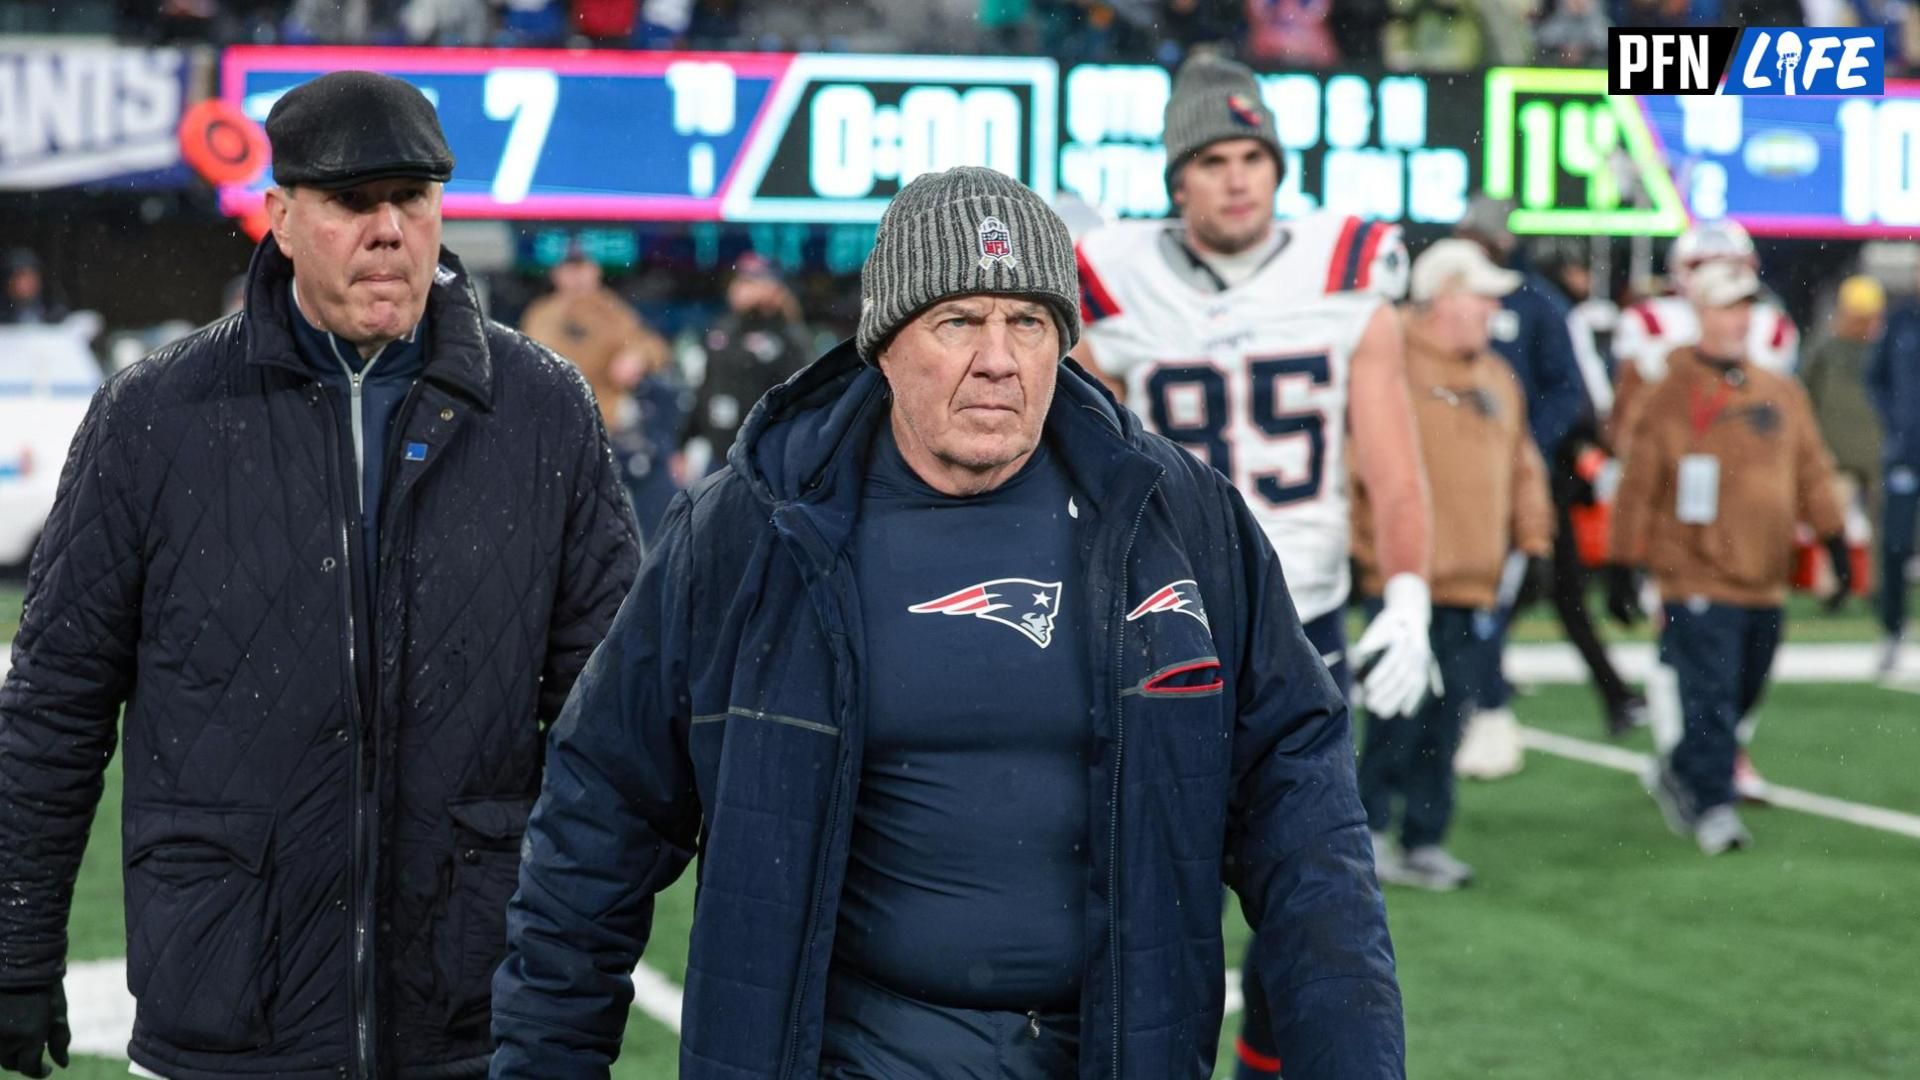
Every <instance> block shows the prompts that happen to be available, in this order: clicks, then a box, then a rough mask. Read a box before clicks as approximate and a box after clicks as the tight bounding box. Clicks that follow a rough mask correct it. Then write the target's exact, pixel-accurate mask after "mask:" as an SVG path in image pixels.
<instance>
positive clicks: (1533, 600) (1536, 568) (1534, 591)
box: [1513, 555, 1553, 611]
mask: <svg viewBox="0 0 1920 1080" xmlns="http://www.w3.org/2000/svg"><path fill="white" fill-rule="evenodd" d="M1552 591H1553V569H1552V568H1551V567H1550V566H1548V565H1547V560H1545V559H1543V558H1541V557H1540V556H1538V555H1529V556H1527V572H1526V574H1525V575H1523V576H1522V577H1521V578H1520V592H1519V594H1518V595H1517V596H1515V597H1514V601H1513V610H1515V611H1525V610H1527V609H1528V608H1530V607H1532V606H1533V605H1535V604H1537V603H1539V602H1540V599H1541V597H1544V596H1547V595H1548V594H1550V593H1551V592H1552Z"/></svg>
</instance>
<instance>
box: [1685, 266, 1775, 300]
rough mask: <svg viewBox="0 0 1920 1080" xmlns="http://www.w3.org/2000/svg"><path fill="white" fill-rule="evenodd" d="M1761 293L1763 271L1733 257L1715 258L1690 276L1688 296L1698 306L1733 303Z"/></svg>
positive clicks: (1694, 269)
mask: <svg viewBox="0 0 1920 1080" xmlns="http://www.w3.org/2000/svg"><path fill="white" fill-rule="evenodd" d="M1759 295H1760V275H1758V274H1756V273H1754V272H1753V267H1751V266H1748V265H1747V264H1746V263H1744V262H1738V261H1735V260H1733V259H1712V260H1709V261H1707V262H1703V263H1701V264H1700V265H1698V266H1696V267H1694V268H1693V272H1692V274H1690V275H1689V276H1688V277H1687V299H1688V300H1690V301H1692V302H1693V304H1694V305H1695V306H1696V307H1704V308H1718V307H1732V306H1733V305H1735V304H1738V303H1740V302H1741V301H1742V300H1752V299H1753V298H1755V297H1757V296H1759Z"/></svg>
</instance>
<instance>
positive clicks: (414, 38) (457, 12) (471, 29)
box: [400, 0, 493, 45]
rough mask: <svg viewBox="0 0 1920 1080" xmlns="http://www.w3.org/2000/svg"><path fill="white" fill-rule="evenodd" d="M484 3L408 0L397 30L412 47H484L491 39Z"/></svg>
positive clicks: (490, 16) (482, 0) (476, 0)
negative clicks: (413, 45)
mask: <svg viewBox="0 0 1920 1080" xmlns="http://www.w3.org/2000/svg"><path fill="white" fill-rule="evenodd" d="M492 20H493V13H492V11H491V10H489V7H488V4H487V0H407V6H406V7H404V8H402V9H401V10H400V28H401V30H402V31H404V32H405V34H406V36H407V40H408V41H410V42H412V43H413V44H415V45H485V44H487V43H488V41H489V39H490V38H491V37H492Z"/></svg>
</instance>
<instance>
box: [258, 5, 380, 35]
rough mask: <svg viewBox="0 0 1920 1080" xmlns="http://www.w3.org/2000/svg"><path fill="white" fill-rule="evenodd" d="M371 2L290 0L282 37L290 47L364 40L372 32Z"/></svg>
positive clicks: (372, 13) (372, 14) (372, 12)
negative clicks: (309, 43) (311, 43)
mask: <svg viewBox="0 0 1920 1080" xmlns="http://www.w3.org/2000/svg"><path fill="white" fill-rule="evenodd" d="M374 2H375V0H293V6H292V7H291V8H289V9H288V11H287V20H286V22H285V24H284V25H283V26H282V28H281V36H282V38H283V39H284V40H285V41H286V42H288V43H289V44H298V43H301V42H359V41H366V40H368V38H369V37H370V36H371V35H372V31H373V16H374V11H373V6H374ZM383 13H384V12H383Z"/></svg>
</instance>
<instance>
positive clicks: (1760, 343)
mask: <svg viewBox="0 0 1920 1080" xmlns="http://www.w3.org/2000/svg"><path fill="white" fill-rule="evenodd" d="M1699 341H1700V316H1699V315H1697V314H1695V312H1694V310H1693V305H1692V304H1689V303H1687V301H1686V300H1684V299H1682V298H1681V297H1678V296H1656V297H1653V298H1652V299H1650V300H1642V301H1641V302H1640V303H1638V304H1635V305H1633V306H1632V307H1630V308H1628V309H1627V310H1626V312H1625V313H1623V314H1622V315H1621V316H1620V324H1619V325H1618V326H1616V327H1615V328H1614V331H1613V355H1614V357H1615V360H1616V366H1617V365H1619V364H1632V365H1633V366H1634V367H1636V368H1638V369H1639V371H1640V377H1641V378H1642V379H1644V380H1646V381H1647V382H1650V383H1651V382H1659V381H1660V380H1661V379H1664V378H1666V375H1667V354H1668V353H1670V352H1672V351H1673V350H1675V349H1678V348H1681V347H1683V346H1687V345H1694V344H1697V343H1699ZM1747 358H1748V359H1749V360H1751V361H1752V362H1753V364H1754V366H1756V367H1761V368H1765V369H1767V370H1768V371H1774V372H1778V373H1780V374H1782V375H1792V374H1793V373H1794V369H1795V368H1797V367H1799V361H1800V331H1799V330H1798V329H1796V328H1795V327H1794V325H1793V318H1792V317H1791V316H1789V315H1788V314H1787V313H1786V312H1784V311H1782V310H1780V308H1778V307H1776V306H1775V305H1773V304H1771V303H1767V302H1766V301H1761V302H1760V303H1757V304H1755V305H1753V327H1752V329H1750V330H1748V331H1747Z"/></svg>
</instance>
